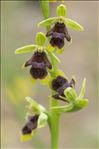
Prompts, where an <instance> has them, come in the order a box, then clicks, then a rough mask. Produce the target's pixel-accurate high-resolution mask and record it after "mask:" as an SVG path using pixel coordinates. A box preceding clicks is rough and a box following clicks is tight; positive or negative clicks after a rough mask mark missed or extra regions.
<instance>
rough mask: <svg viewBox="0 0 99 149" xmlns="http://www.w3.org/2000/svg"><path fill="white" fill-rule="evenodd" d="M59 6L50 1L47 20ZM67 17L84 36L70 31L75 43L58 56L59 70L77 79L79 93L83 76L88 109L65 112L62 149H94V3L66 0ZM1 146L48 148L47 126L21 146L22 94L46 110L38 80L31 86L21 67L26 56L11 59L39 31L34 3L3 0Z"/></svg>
mask: <svg viewBox="0 0 99 149" xmlns="http://www.w3.org/2000/svg"><path fill="white" fill-rule="evenodd" d="M58 4H60V2H57V3H55V2H54V3H51V4H50V9H51V14H50V16H55V15H56V14H55V8H56V6H57V5H58ZM65 4H66V5H67V8H68V14H67V15H68V17H70V18H71V19H74V20H75V21H78V22H79V23H80V24H82V25H83V26H84V28H85V32H82V33H81V32H77V31H72V30H70V29H68V30H69V33H70V34H71V36H72V38H73V43H72V45H71V46H69V47H68V48H67V47H65V51H64V53H63V54H62V55H60V56H59V57H60V59H61V62H62V63H61V65H60V66H59V67H60V68H61V69H62V70H63V71H64V72H65V74H66V76H67V77H68V78H69V79H71V76H72V75H74V76H75V77H76V80H77V84H76V89H77V92H79V90H80V87H81V83H82V80H83V78H84V77H86V78H87V87H86V97H87V98H88V99H89V105H88V107H87V108H85V109H83V110H81V111H79V112H77V113H72V114H64V115H62V117H61V122H60V142H59V144H60V147H59V148H60V149H62V148H63V149H65V148H66V149H74V148H76V149H90V148H92V149H97V148H98V145H97V144H98V140H97V127H98V126H97V125H98V124H97V121H98V120H97V119H98V118H97V115H98V97H97V96H98V95H97V92H98V91H97V86H98V83H97V82H98V80H97V76H98V74H97V59H98V57H97V56H98V37H97V34H98V2H96V1H79V2H78V1H67V2H66V1H65ZM1 8H2V9H1V13H2V15H1V19H2V21H1V24H2V25H1V27H2V30H1V31H2V148H4V149H7V148H9V149H11V148H13V149H15V148H34V149H36V148H37V149H39V148H46V149H47V148H49V146H50V134H49V129H48V127H45V128H43V129H40V130H39V133H38V134H37V135H36V136H35V137H34V138H33V139H32V141H29V142H26V143H21V142H20V140H19V132H20V130H21V127H22V126H23V124H24V122H25V118H24V117H25V113H26V108H25V106H26V104H27V103H26V101H25V96H31V97H33V98H34V99H36V100H37V101H38V102H39V103H41V104H42V105H45V106H46V107H48V104H49V100H48V94H49V93H50V92H49V90H48V88H46V86H42V85H40V84H39V83H38V82H37V83H36V84H35V85H34V86H33V84H32V83H31V80H30V77H29V71H28V69H21V66H22V64H23V63H24V62H25V61H26V60H27V59H28V58H29V57H30V54H25V55H15V54H14V51H15V49H16V48H18V47H21V46H24V45H27V44H32V43H35V35H36V33H37V32H38V31H43V32H44V33H46V30H45V29H44V28H42V27H40V28H38V27H37V23H38V22H39V21H41V20H42V19H43V16H42V13H41V9H40V6H39V2H38V1H33V2H32V1H2V3H1Z"/></svg>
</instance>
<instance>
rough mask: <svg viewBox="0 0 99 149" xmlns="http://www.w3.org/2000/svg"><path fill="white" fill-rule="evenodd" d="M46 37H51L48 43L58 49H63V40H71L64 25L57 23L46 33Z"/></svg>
mask: <svg viewBox="0 0 99 149" xmlns="http://www.w3.org/2000/svg"><path fill="white" fill-rule="evenodd" d="M46 36H47V37H48V36H51V40H50V43H51V45H52V46H53V47H54V46H56V47H58V48H59V49H61V48H63V47H64V38H66V39H67V41H70V40H71V37H70V35H69V33H68V30H67V28H66V26H65V24H64V23H59V22H57V23H56V24H55V26H54V27H53V28H52V29H51V30H50V31H48V32H47V34H46Z"/></svg>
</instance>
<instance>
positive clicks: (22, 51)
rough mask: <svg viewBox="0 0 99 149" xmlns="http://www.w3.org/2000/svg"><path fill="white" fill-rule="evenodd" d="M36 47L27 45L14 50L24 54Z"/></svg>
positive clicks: (16, 52)
mask: <svg viewBox="0 0 99 149" xmlns="http://www.w3.org/2000/svg"><path fill="white" fill-rule="evenodd" d="M36 48H37V45H27V46H24V47H21V48H18V49H16V50H15V54H24V53H28V52H33V51H34V50H35V49H36Z"/></svg>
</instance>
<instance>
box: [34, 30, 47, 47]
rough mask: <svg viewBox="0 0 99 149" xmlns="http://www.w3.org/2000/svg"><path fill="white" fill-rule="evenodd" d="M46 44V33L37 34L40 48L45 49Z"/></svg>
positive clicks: (37, 42)
mask: <svg viewBox="0 0 99 149" xmlns="http://www.w3.org/2000/svg"><path fill="white" fill-rule="evenodd" d="M45 43H46V36H45V35H44V33H42V32H39V33H37V34H36V44H37V45H38V46H41V47H43V46H44V45H45Z"/></svg>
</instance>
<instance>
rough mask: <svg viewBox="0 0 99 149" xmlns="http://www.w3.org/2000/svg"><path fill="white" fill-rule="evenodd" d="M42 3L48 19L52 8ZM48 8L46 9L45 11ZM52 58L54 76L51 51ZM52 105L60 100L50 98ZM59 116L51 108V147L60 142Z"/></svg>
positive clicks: (53, 61)
mask: <svg viewBox="0 0 99 149" xmlns="http://www.w3.org/2000/svg"><path fill="white" fill-rule="evenodd" d="M40 5H41V8H42V13H43V16H44V19H47V18H48V17H49V14H50V9H49V1H46V2H45V1H42V0H41V1H40ZM45 10H46V11H45ZM46 29H47V31H48V30H49V29H50V26H47V27H46ZM50 58H51V62H52V65H53V70H54V72H53V73H50V76H51V77H52V78H53V76H54V77H55V76H56V69H57V67H56V62H55V60H54V59H53V56H52V54H51V53H50ZM52 95H53V91H52ZM50 100H51V101H50V102H51V103H50V107H54V106H55V107H56V106H58V105H59V103H58V101H57V100H55V99H53V98H52V97H51V98H50ZM59 118H60V115H59V114H58V113H56V112H55V111H54V110H50V112H49V122H48V124H49V128H50V133H51V147H52V149H58V142H59Z"/></svg>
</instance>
